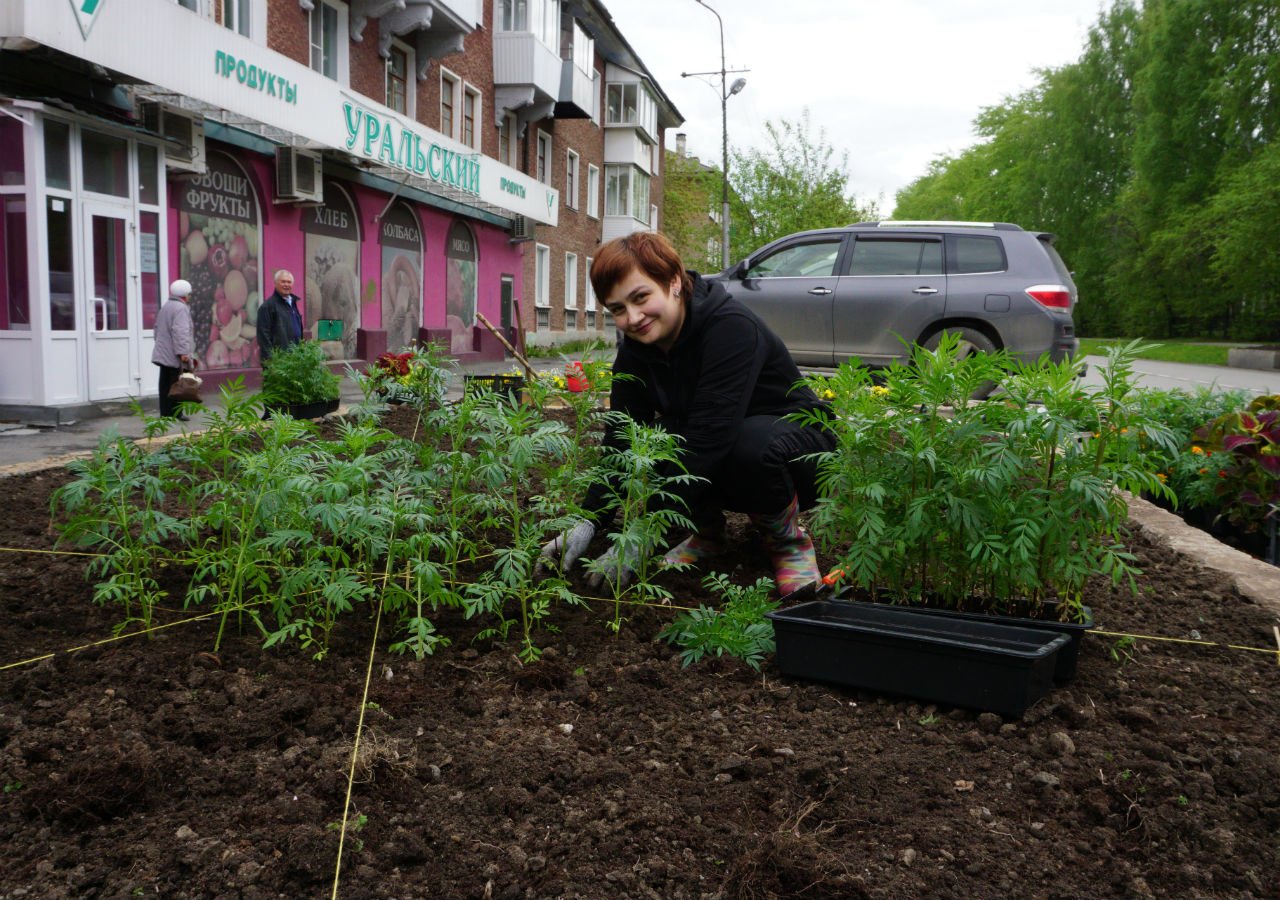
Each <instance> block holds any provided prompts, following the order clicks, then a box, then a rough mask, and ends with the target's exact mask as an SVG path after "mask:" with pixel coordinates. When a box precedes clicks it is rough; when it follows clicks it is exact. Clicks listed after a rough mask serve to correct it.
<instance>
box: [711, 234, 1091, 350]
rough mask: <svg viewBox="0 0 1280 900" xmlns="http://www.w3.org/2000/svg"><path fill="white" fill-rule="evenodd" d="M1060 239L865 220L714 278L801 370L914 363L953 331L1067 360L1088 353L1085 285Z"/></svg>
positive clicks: (989, 344) (756, 256) (978, 342)
mask: <svg viewBox="0 0 1280 900" xmlns="http://www.w3.org/2000/svg"><path fill="white" fill-rule="evenodd" d="M1053 241H1054V236H1053V235H1052V234H1046V233H1043V232H1035V231H1024V230H1023V229H1021V228H1019V227H1018V226H1017V225H1010V224H1008V223H1005V222H861V223H859V224H857V225H850V226H848V227H846V228H824V229H821V230H817V231H804V232H800V233H799V234H793V235H790V236H788V237H785V238H781V239H779V240H776V241H774V242H773V243H771V244H768V245H767V246H765V247H763V248H761V249H760V250H757V251H756V252H755V253H752V254H751V255H750V256H748V257H747V258H746V259H744V260H743V261H742V262H740V263H738V264H737V265H736V266H732V267H730V268H729V269H726V270H725V271H724V272H721V273H720V274H719V275H715V276H712V280H715V281H720V282H722V283H723V284H724V285H725V287H727V288H728V289H729V292H730V293H731V294H733V296H734V297H735V298H737V299H738V300H740V301H741V302H743V303H745V304H746V305H747V306H749V307H751V309H753V310H755V312H756V313H757V314H758V315H759V316H760V317H761V318H762V319H764V320H765V322H767V323H768V324H769V326H770V327H771V328H772V329H773V330H774V331H776V332H777V333H778V336H779V337H781V338H782V340H783V342H784V343H785V344H786V345H787V348H788V349H789V350H790V351H791V355H792V356H793V357H794V358H795V361H796V363H797V365H799V366H800V367H801V368H802V369H810V368H833V367H835V366H838V365H840V363H842V362H844V361H845V360H847V359H849V358H850V357H857V358H858V359H859V360H860V361H861V362H862V363H864V364H866V365H870V366H883V365H888V364H889V363H891V362H893V361H895V360H896V361H905V360H906V358H907V355H908V353H909V344H911V343H916V344H923V345H924V346H926V347H929V348H932V347H934V346H936V344H937V342H938V340H939V336H940V335H941V334H942V333H943V332H945V331H952V332H956V333H958V334H959V336H960V338H961V341H962V344H963V345H964V347H965V348H966V349H967V350H968V351H969V352H990V351H992V350H995V349H1005V350H1008V351H1009V352H1010V353H1011V354H1012V355H1013V356H1014V357H1015V358H1017V359H1020V360H1023V361H1028V362H1029V361H1033V360H1036V359H1038V358H1039V357H1041V356H1042V355H1048V356H1049V357H1050V358H1051V359H1053V360H1061V359H1063V358H1066V357H1071V356H1074V355H1075V352H1076V348H1077V346H1078V342H1077V340H1076V337H1075V327H1074V324H1073V322H1072V320H1071V310H1072V309H1073V308H1074V307H1075V303H1076V286H1075V283H1074V282H1072V280H1071V274H1070V272H1068V271H1067V267H1066V266H1065V265H1063V262H1062V259H1061V257H1059V256H1058V252H1057V251H1056V250H1054V248H1053ZM904 342H905V343H904Z"/></svg>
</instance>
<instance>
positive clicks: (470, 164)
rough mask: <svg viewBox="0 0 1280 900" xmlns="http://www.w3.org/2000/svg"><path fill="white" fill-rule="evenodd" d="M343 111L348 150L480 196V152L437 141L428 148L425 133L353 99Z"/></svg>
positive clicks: (345, 105)
mask: <svg viewBox="0 0 1280 900" xmlns="http://www.w3.org/2000/svg"><path fill="white" fill-rule="evenodd" d="M342 113H343V116H344V118H345V120H346V127H347V149H348V150H352V151H354V152H356V153H358V154H359V155H361V156H363V157H364V158H365V159H372V160H375V161H376V162H379V163H382V164H383V165H387V166H392V167H393V168H396V169H403V170H404V171H406V172H412V173H413V174H414V175H417V176H419V177H425V178H430V179H431V180H432V181H435V182H439V183H440V184H446V185H448V186H449V187H453V188H457V189H458V190H460V191H466V192H467V193H468V194H475V195H476V196H479V195H480V162H479V156H480V154H478V153H468V154H463V153H458V152H456V151H454V150H450V149H449V148H448V147H442V146H440V145H439V144H436V143H429V144H427V145H426V146H425V147H424V146H423V141H422V136H421V135H419V134H417V133H416V132H413V131H410V130H409V129H408V128H405V127H404V126H403V125H401V124H400V123H399V122H397V121H396V120H395V119H392V118H388V117H385V116H380V115H378V114H377V113H376V112H374V111H373V110H371V109H366V108H363V107H359V106H356V105H355V104H354V103H351V102H349V101H348V102H346V103H343V104H342Z"/></svg>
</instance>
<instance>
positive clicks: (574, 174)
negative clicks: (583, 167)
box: [564, 150, 578, 209]
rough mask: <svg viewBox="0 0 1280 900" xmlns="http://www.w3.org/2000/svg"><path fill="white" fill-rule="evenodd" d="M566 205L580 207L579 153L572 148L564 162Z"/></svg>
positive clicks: (574, 207)
mask: <svg viewBox="0 0 1280 900" xmlns="http://www.w3.org/2000/svg"><path fill="white" fill-rule="evenodd" d="M564 205H565V206H567V207H569V208H570V209H577V208H578V154H576V153H574V152H573V151H572V150H570V151H569V152H568V153H567V154H566V155H565V162H564Z"/></svg>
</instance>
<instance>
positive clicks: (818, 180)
mask: <svg viewBox="0 0 1280 900" xmlns="http://www.w3.org/2000/svg"><path fill="white" fill-rule="evenodd" d="M765 133H766V134H767V135H768V142H767V144H766V146H765V147H764V148H763V149H759V148H752V149H750V150H747V151H746V152H745V153H742V152H738V151H734V152H733V162H732V165H731V166H730V168H729V173H730V181H731V183H732V185H733V195H734V196H733V197H731V200H730V202H731V217H730V226H731V227H730V233H729V242H730V251H731V252H730V257H731V258H732V259H734V260H738V259H741V258H742V257H744V256H746V255H747V254H748V253H750V252H751V251H752V250H755V249H756V248H757V247H759V246H761V245H762V244H766V243H768V242H769V241H772V240H774V239H776V238H780V237H783V236H785V235H788V234H791V233H792V232H796V231H805V230H807V229H810V228H829V227H832V226H838V225H848V224H850V223H852V222H857V221H859V220H862V219H868V218H874V217H875V215H876V209H875V204H874V203H868V204H866V205H861V204H859V202H858V201H857V199H856V198H855V197H854V196H853V194H852V193H851V192H850V191H849V174H848V169H849V153H848V151H845V152H844V153H842V154H841V155H840V157H839V160H838V161H833V159H832V157H833V156H835V149H834V148H833V147H831V145H830V144H828V143H827V137H826V132H824V131H823V130H822V129H819V130H818V133H817V135H814V134H813V132H812V124H811V122H810V121H809V111H808V110H807V109H806V110H804V111H803V112H802V113H801V116H800V121H798V122H792V121H789V120H787V119H780V120H779V121H778V123H777V124H775V123H773V122H766V123H765ZM735 200H736V203H735V202H734V201H735Z"/></svg>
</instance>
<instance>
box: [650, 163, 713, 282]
mask: <svg viewBox="0 0 1280 900" xmlns="http://www.w3.org/2000/svg"><path fill="white" fill-rule="evenodd" d="M666 157H667V159H666V162H667V165H666V169H665V172H664V175H663V187H662V204H663V206H662V231H663V233H664V234H665V235H666V236H667V237H668V238H669V239H670V240H671V243H672V244H673V245H674V246H675V248H676V250H677V251H679V253H680V258H681V259H683V260H684V263H685V265H686V266H688V267H689V268H691V269H696V270H697V271H699V272H719V271H720V263H721V259H720V224H719V222H718V221H717V220H716V219H715V218H713V216H712V214H713V213H716V214H717V215H718V213H719V210H720V195H721V183H720V170H719V169H717V168H714V167H712V166H708V165H705V164H703V163H701V162H699V161H698V158H697V157H696V156H680V155H678V154H675V153H670V152H668V153H667V155H666Z"/></svg>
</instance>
